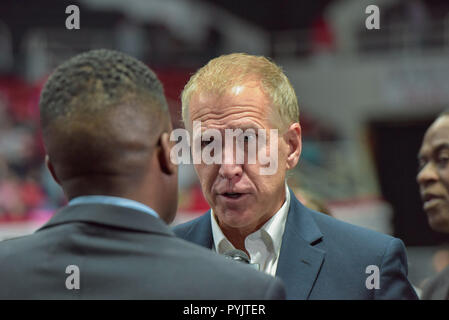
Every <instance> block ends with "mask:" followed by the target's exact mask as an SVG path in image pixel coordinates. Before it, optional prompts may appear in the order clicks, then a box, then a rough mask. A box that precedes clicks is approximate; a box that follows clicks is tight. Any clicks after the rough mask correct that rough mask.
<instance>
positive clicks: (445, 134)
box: [419, 116, 449, 154]
mask: <svg viewBox="0 0 449 320" xmlns="http://www.w3.org/2000/svg"><path fill="white" fill-rule="evenodd" d="M444 145H449V116H442V117H439V118H438V119H436V120H435V121H434V122H433V123H432V125H431V126H430V127H429V129H427V131H426V133H425V135H424V139H423V143H422V145H421V149H420V152H419V153H420V154H425V153H428V152H432V150H434V149H436V148H439V147H441V146H444Z"/></svg>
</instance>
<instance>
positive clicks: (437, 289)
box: [421, 267, 449, 300]
mask: <svg viewBox="0 0 449 320" xmlns="http://www.w3.org/2000/svg"><path fill="white" fill-rule="evenodd" d="M421 298H422V299H423V300H449V267H446V268H445V269H444V270H443V271H441V272H440V273H438V274H437V275H436V276H434V277H433V278H431V279H430V280H429V281H428V282H427V283H426V285H425V286H424V288H423V291H422V297H421Z"/></svg>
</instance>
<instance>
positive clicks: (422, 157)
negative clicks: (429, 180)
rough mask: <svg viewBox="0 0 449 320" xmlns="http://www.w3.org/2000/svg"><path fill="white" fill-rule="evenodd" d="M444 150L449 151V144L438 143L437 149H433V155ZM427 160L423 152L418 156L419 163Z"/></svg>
mask: <svg viewBox="0 0 449 320" xmlns="http://www.w3.org/2000/svg"><path fill="white" fill-rule="evenodd" d="M443 149H449V142H441V143H438V144H437V145H436V146H435V147H433V150H432V154H433V155H435V154H438V153H439V152H440V151H441V150H443ZM425 158H426V156H425V155H423V154H422V153H421V152H420V153H419V154H418V161H419V160H422V159H425Z"/></svg>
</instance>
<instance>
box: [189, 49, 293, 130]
mask: <svg viewBox="0 0 449 320" xmlns="http://www.w3.org/2000/svg"><path fill="white" fill-rule="evenodd" d="M250 80H256V81H259V82H260V84H261V88H262V90H263V91H264V93H265V94H266V95H267V96H268V98H269V99H270V101H271V104H272V108H273V111H274V114H273V115H274V117H275V119H276V120H277V121H276V120H275V122H280V123H278V124H277V125H278V127H279V129H284V128H288V126H289V125H290V124H292V123H295V122H299V106H298V99H297V98H296V94H295V90H294V89H293V87H292V85H291V83H290V81H289V80H288V78H287V76H286V75H285V74H284V72H283V71H282V69H281V67H279V66H278V65H276V64H275V63H274V62H272V61H270V60H269V59H267V58H265V57H263V56H254V55H249V54H245V53H233V54H228V55H222V56H220V57H217V58H215V59H212V60H211V61H209V63H208V64H206V65H205V66H203V67H202V68H200V69H199V70H198V71H197V72H196V73H195V74H194V75H193V76H192V77H191V78H190V80H189V82H187V84H186V85H185V87H184V90H183V91H182V94H181V100H182V119H183V121H184V124H185V126H186V127H187V126H188V125H189V123H188V121H189V103H190V100H191V98H192V95H193V94H194V93H199V92H210V93H215V94H218V95H222V94H224V93H225V92H226V91H227V90H228V89H230V88H232V87H234V86H236V85H241V84H243V83H244V82H246V81H250Z"/></svg>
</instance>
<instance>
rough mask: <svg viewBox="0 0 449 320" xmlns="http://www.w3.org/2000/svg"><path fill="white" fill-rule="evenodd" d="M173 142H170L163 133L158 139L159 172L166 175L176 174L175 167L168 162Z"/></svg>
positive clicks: (165, 133)
mask: <svg viewBox="0 0 449 320" xmlns="http://www.w3.org/2000/svg"><path fill="white" fill-rule="evenodd" d="M173 143H174V142H173V141H170V135H169V134H168V133H167V132H164V133H162V134H161V136H160V137H159V150H158V155H157V157H158V161H159V166H160V168H161V171H162V172H163V173H165V174H167V175H172V174H175V173H176V170H177V166H176V164H174V163H172V162H171V160H170V152H171V150H172V148H173Z"/></svg>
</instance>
